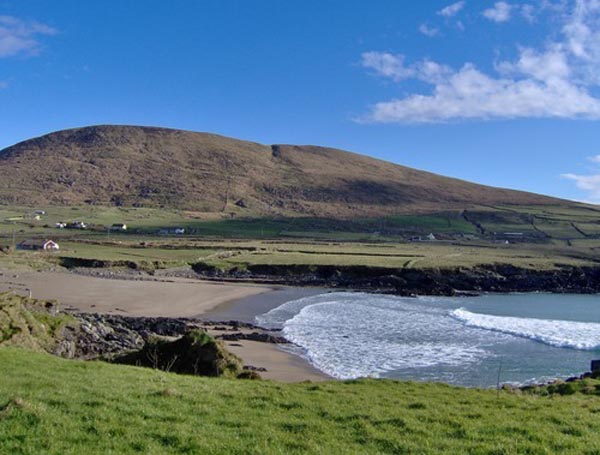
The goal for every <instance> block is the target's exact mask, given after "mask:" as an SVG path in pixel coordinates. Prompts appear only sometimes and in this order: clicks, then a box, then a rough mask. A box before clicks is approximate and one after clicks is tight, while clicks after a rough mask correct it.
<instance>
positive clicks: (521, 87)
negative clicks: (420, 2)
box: [360, 0, 600, 123]
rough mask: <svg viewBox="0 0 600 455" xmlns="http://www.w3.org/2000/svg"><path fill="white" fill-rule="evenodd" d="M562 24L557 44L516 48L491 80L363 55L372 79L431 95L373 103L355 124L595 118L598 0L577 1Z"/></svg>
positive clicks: (468, 71)
mask: <svg viewBox="0 0 600 455" xmlns="http://www.w3.org/2000/svg"><path fill="white" fill-rule="evenodd" d="M498 3H502V2H498ZM498 3H496V6H497V5H498ZM561 17H562V18H563V19H562V21H563V28H562V39H561V40H560V41H557V42H550V43H548V44H547V45H546V47H545V48H543V49H534V48H531V47H523V48H519V49H518V57H517V58H516V59H514V60H513V61H503V62H500V63H498V64H496V65H495V68H496V72H495V73H488V72H484V71H482V70H481V69H479V68H478V67H477V66H476V65H474V64H473V63H468V62H467V63H465V64H463V65H462V67H460V68H459V69H453V68H450V67H448V66H446V65H443V64H440V63H437V62H434V61H432V60H428V59H424V60H420V61H417V62H415V63H410V64H407V63H406V59H405V58H404V56H403V55H401V54H390V53H385V52H368V53H366V54H363V60H362V64H363V66H365V67H367V68H370V69H372V70H374V71H375V73H376V74H377V75H379V76H382V77H386V78H390V79H392V80H393V81H395V82H402V81H404V80H406V79H412V80H419V81H422V82H425V83H426V84H428V85H430V90H429V91H425V92H423V93H416V92H413V93H412V94H408V95H407V96H405V97H400V98H395V99H391V100H387V101H382V102H379V103H376V104H375V105H374V106H372V108H371V110H370V112H369V113H368V114H367V115H365V116H363V117H362V118H361V119H360V120H361V121H367V122H378V123H431V122H446V121H451V120H462V119H499V118H569V119H577V118H586V119H600V98H597V97H595V95H594V92H595V91H596V89H598V88H599V87H600V0H575V2H574V4H573V7H572V8H571V10H570V11H568V12H567V13H566V14H564V15H562V16H561Z"/></svg>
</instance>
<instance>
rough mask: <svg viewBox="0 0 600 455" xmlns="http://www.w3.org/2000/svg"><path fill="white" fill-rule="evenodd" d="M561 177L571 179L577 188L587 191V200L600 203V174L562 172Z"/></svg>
mask: <svg viewBox="0 0 600 455" xmlns="http://www.w3.org/2000/svg"><path fill="white" fill-rule="evenodd" d="M561 177H563V178H565V179H569V180H573V181H574V182H575V186H576V187H577V188H579V189H580V190H583V191H585V192H587V196H588V200H589V202H592V203H595V204H597V203H600V174H594V175H578V174H562V176H561Z"/></svg>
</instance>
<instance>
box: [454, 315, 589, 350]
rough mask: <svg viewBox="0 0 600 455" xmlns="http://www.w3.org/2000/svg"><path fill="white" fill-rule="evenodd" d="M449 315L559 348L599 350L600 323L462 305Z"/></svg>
mask: <svg viewBox="0 0 600 455" xmlns="http://www.w3.org/2000/svg"><path fill="white" fill-rule="evenodd" d="M450 315H451V316H452V317H453V318H455V319H457V320H459V321H462V322H463V323H464V324H466V325H467V326H469V327H476V328H480V329H485V330H491V331H495V332H501V333H506V334H510V335H514V336H517V337H522V338H529V339H531V340H535V341H539V342H542V343H545V344H548V345H550V346H555V347H559V348H572V349H580V350H596V349H600V324H598V323H594V322H576V321H563V320H551V319H534V318H517V317H510V316H492V315H488V314H480V313H472V312H470V311H468V310H466V309H464V308H459V309H457V310H454V311H452V312H450Z"/></svg>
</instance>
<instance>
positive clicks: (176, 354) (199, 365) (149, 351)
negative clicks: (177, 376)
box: [113, 330, 242, 378]
mask: <svg viewBox="0 0 600 455" xmlns="http://www.w3.org/2000/svg"><path fill="white" fill-rule="evenodd" d="M113 361H114V362H116V363H123V364H128V365H137V366H145V367H149V368H154V369H158V370H163V371H168V372H173V373H181V374H192V375H198V376H223V377H229V378H236V377H238V376H239V375H240V374H241V373H242V361H241V359H239V358H238V357H236V356H235V355H233V354H231V353H230V352H229V351H227V349H225V347H224V346H223V344H222V343H221V342H220V341H217V340H215V339H214V338H213V337H211V336H210V335H208V334H207V333H206V332H204V331H202V330H190V331H189V332H187V333H186V334H184V335H183V336H182V337H181V338H179V339H178V340H174V341H172V340H165V339H164V338H156V339H153V340H148V341H147V342H146V344H145V345H144V347H143V349H141V350H140V351H136V352H131V353H128V354H125V355H123V356H120V357H117V358H116V359H114V360H113Z"/></svg>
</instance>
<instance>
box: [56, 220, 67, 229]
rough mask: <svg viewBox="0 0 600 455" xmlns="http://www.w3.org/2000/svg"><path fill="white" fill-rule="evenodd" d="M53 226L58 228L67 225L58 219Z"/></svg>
mask: <svg viewBox="0 0 600 455" xmlns="http://www.w3.org/2000/svg"><path fill="white" fill-rule="evenodd" d="M54 226H56V227H57V228H58V229H64V228H66V227H67V223H63V222H62V221H59V222H58V223H56V224H55V225H54Z"/></svg>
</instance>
